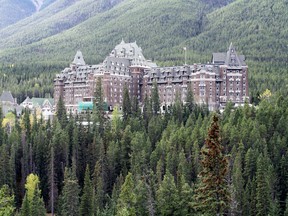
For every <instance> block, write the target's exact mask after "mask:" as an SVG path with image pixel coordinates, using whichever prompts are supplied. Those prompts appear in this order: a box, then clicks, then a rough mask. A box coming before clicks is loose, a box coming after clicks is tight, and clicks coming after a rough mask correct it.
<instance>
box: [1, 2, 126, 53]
mask: <svg viewBox="0 0 288 216" xmlns="http://www.w3.org/2000/svg"><path fill="white" fill-rule="evenodd" d="M111 1H112V0H110V1H105V0H96V1H95V0H81V1H77V0H57V1H56V2H55V3H53V4H51V5H50V6H48V7H46V8H44V9H43V10H41V11H39V13H37V14H34V15H33V16H31V17H29V18H27V19H25V20H23V21H21V22H19V23H16V24H15V25H13V26H9V27H7V28H5V29H3V30H2V31H0V35H1V37H0V48H4V47H5V48H8V47H11V48H12V47H18V46H22V45H26V44H31V43H33V42H37V41H39V40H41V39H43V38H47V37H50V36H52V35H55V34H58V33H61V32H62V31H65V30H66V29H69V28H71V27H74V26H76V25H78V24H79V23H81V22H83V21H85V20H87V19H89V18H90V17H91V16H93V15H95V14H97V13H99V12H101V11H103V10H106V9H109V8H108V7H107V8H106V5H109V6H110V4H109V3H110V2H111ZM120 1H121V0H117V1H113V2H114V4H117V3H118V2H120Z"/></svg>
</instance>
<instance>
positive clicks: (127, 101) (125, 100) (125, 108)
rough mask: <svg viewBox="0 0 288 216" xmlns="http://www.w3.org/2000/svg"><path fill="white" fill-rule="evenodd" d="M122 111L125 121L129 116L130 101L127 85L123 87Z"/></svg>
mask: <svg viewBox="0 0 288 216" xmlns="http://www.w3.org/2000/svg"><path fill="white" fill-rule="evenodd" d="M122 111H123V120H124V121H127V120H128V118H129V117H130V116H131V101H130V97H129V91H128V87H127V85H125V86H124V89H123V103H122Z"/></svg>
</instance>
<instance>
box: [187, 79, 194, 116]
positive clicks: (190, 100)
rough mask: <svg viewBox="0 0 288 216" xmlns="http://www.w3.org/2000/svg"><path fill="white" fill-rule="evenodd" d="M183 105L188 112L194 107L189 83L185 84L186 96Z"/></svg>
mask: <svg viewBox="0 0 288 216" xmlns="http://www.w3.org/2000/svg"><path fill="white" fill-rule="evenodd" d="M185 106H186V107H187V108H188V110H189V113H191V112H192V111H193V109H194V107H195V102H194V95H193V91H192V87H191V83H188V84H187V96H186V104H185Z"/></svg>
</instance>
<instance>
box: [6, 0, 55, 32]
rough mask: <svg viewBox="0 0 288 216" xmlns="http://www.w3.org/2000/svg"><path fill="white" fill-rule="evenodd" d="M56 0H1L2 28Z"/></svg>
mask: <svg viewBox="0 0 288 216" xmlns="http://www.w3.org/2000/svg"><path fill="white" fill-rule="evenodd" d="M54 1H56V0H0V29H2V28H5V27H7V26H9V25H12V24H14V23H16V22H18V21H20V20H23V19H25V18H26V17H29V16H31V15H33V14H35V13H37V12H38V11H39V10H40V9H42V8H44V7H47V6H48V5H50V4H51V3H53V2H54Z"/></svg>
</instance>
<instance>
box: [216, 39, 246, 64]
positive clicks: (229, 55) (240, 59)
mask: <svg viewBox="0 0 288 216" xmlns="http://www.w3.org/2000/svg"><path fill="white" fill-rule="evenodd" d="M211 62H212V63H213V64H219V65H227V66H230V67H241V66H246V63H245V56H244V55H238V54H237V52H236V48H235V47H234V46H233V44H232V43H231V44H230V46H229V48H228V51H227V52H226V53H213V54H212V60H211Z"/></svg>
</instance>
